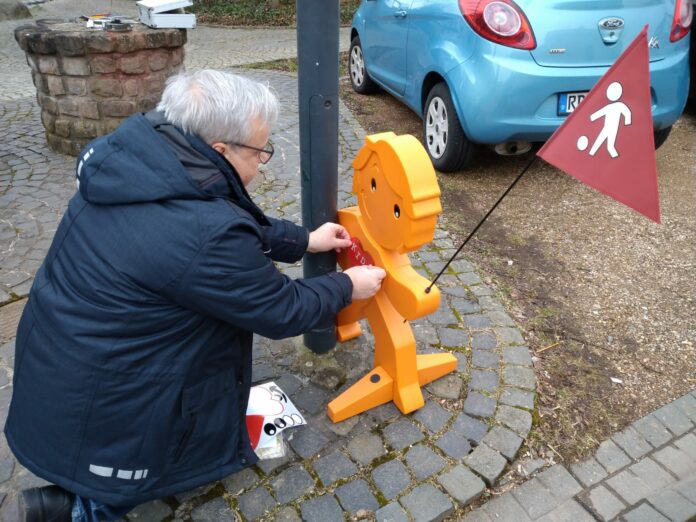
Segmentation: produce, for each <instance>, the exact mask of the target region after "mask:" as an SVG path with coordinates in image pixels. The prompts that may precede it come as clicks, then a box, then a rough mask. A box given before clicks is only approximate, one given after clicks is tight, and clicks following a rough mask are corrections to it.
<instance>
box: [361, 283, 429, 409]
mask: <svg viewBox="0 0 696 522" xmlns="http://www.w3.org/2000/svg"><path fill="white" fill-rule="evenodd" d="M367 320H368V321H369V322H370V327H371V328H372V333H373V334H374V336H375V364H374V365H375V368H383V369H384V370H385V371H386V372H387V373H388V374H389V375H391V377H392V379H393V380H394V398H393V399H392V400H393V401H394V404H396V406H397V407H398V408H399V410H401V412H402V413H410V412H412V411H415V410H417V409H418V408H421V407H422V406H423V405H424V404H425V402H424V401H423V393H422V392H421V390H420V383H419V382H418V369H417V365H416V339H415V338H414V337H413V331H412V330H411V325H410V324H409V323H408V322H407V321H406V320H405V319H404V318H403V316H402V315H401V314H400V313H399V312H397V311H396V308H394V305H392V304H391V302H390V301H389V298H387V296H386V294H385V293H384V292H380V293H378V294H377V295H376V296H375V298H374V300H373V302H372V303H370V306H369V307H368V308H367Z"/></svg>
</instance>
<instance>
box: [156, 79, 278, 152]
mask: <svg viewBox="0 0 696 522" xmlns="http://www.w3.org/2000/svg"><path fill="white" fill-rule="evenodd" d="M157 109H158V110H160V111H163V112H164V115H165V117H166V118H167V120H168V121H170V122H171V123H173V124H174V125H176V126H177V127H179V128H181V129H182V130H183V131H184V132H188V133H191V134H195V135H197V136H198V137H200V138H201V139H202V140H203V141H205V142H206V143H208V144H211V143H213V142H216V141H222V142H225V143H242V144H243V143H246V141H247V140H248V139H249V138H250V137H251V135H252V133H253V131H254V130H255V129H254V128H252V122H256V123H257V124H261V125H265V126H267V127H268V128H269V130H270V129H271V128H272V127H273V126H274V125H275V123H276V120H277V119H278V98H276V96H275V94H273V92H271V89H270V88H269V87H268V85H264V84H263V83H260V82H257V81H254V80H251V79H249V78H244V77H243V76H238V75H236V74H232V73H228V72H222V71H214V70H211V69H205V70H201V71H192V72H182V73H179V74H176V75H174V76H172V77H170V78H169V79H168V80H167V86H166V87H165V89H164V92H163V93H162V100H161V101H160V102H159V104H158V105H157Z"/></svg>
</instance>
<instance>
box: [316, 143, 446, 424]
mask: <svg viewBox="0 0 696 522" xmlns="http://www.w3.org/2000/svg"><path fill="white" fill-rule="evenodd" d="M353 168H354V169H355V175H354V177H353V192H355V194H356V195H357V198H358V206H357V207H350V208H344V209H342V210H339V211H338V222H339V223H340V224H342V225H343V226H344V227H345V228H346V229H347V230H348V233H349V234H350V235H351V238H352V241H353V245H352V247H351V248H350V249H347V250H345V251H343V252H342V253H341V254H340V255H339V257H338V262H339V264H340V265H341V267H342V268H344V269H345V268H348V267H350V266H355V265H356V264H372V265H374V266H379V267H382V268H384V270H385V271H386V272H387V276H386V278H385V279H384V281H383V282H382V288H381V290H380V291H379V292H378V293H377V294H376V295H375V296H374V297H372V298H370V299H365V300H360V301H354V302H353V303H352V304H351V305H350V306H348V307H347V308H345V309H343V310H342V311H341V312H340V313H339V314H338V318H337V336H338V340H339V341H346V340H348V339H352V338H354V337H357V336H359V335H360V325H359V324H358V322H357V321H358V320H359V319H362V318H365V317H366V318H367V320H368V322H369V323H370V327H371V328H372V332H373V333H374V336H375V357H374V364H373V369H372V371H371V372H369V373H368V374H367V375H365V376H364V377H363V378H362V379H360V380H359V381H358V382H356V383H355V384H354V385H353V386H351V387H350V388H349V389H348V390H346V391H345V392H344V393H342V394H341V395H339V396H338V397H337V398H336V399H334V400H333V401H331V402H330V403H329V406H328V413H329V417H330V418H331V420H332V421H334V422H339V421H342V420H344V419H347V418H348V417H352V416H353V415H357V414H358V413H361V412H363V411H365V410H368V409H370V408H374V407H375V406H379V405H380V404H384V403H386V402H389V401H390V400H393V401H394V403H395V404H396V405H397V407H398V408H399V409H400V410H401V411H402V412H403V413H410V412H412V411H414V410H417V409H418V408H420V407H422V406H423V404H424V401H423V394H422V393H421V389H420V387H421V386H423V385H425V384H427V383H429V382H430V381H433V380H435V379H437V378H439V377H442V376H443V375H445V374H447V373H449V372H451V371H452V370H454V369H455V368H456V366H457V360H456V359H455V358H454V356H453V355H452V354H449V353H443V354H428V355H417V354H416V340H415V338H414V337H413V332H412V331H411V327H410V325H409V324H408V323H407V322H406V321H407V320H412V319H417V318H419V317H422V316H424V315H427V314H429V313H432V312H434V311H435V310H437V308H438V307H439V305H440V291H439V290H438V289H437V288H436V287H434V286H433V287H432V288H431V291H430V292H429V293H426V291H425V289H426V288H427V287H428V285H429V281H428V280H427V279H425V278H424V277H422V276H421V275H420V274H418V273H417V272H416V271H415V270H414V269H413V267H412V266H411V263H410V261H409V259H408V256H407V255H406V252H411V251H413V250H417V249H418V248H420V247H421V246H422V245H424V244H426V243H429V242H430V241H432V239H433V234H434V233H435V225H436V223H437V216H438V214H440V213H441V212H442V207H441V206H440V188H439V187H438V185H437V179H436V178H435V171H434V170H433V167H432V164H431V163H430V159H429V158H428V155H427V154H426V152H425V150H424V149H423V146H422V145H421V144H420V142H418V140H416V138H414V137H413V136H410V135H404V136H397V135H395V134H394V133H393V132H385V133H382V134H374V135H372V136H368V137H367V138H366V139H365V146H364V147H363V148H362V149H360V151H359V152H358V155H357V156H356V157H355V160H354V161H353Z"/></svg>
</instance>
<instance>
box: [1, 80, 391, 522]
mask: <svg viewBox="0 0 696 522" xmlns="http://www.w3.org/2000/svg"><path fill="white" fill-rule="evenodd" d="M277 113H278V102H277V100H276V98H275V96H274V95H273V93H272V92H271V91H270V90H269V89H268V87H267V86H265V85H263V84H260V83H258V82H255V81H252V80H249V79H245V78H243V77H240V76H236V75H233V74H229V73H224V72H218V71H210V70H207V71H199V72H193V73H183V74H180V75H178V76H175V77H173V78H171V79H170V81H169V82H168V83H167V87H166V89H165V91H164V93H163V95H162V100H161V102H160V103H159V105H158V106H157V109H156V110H154V111H152V112H150V113H147V114H136V115H134V116H132V117H130V118H128V119H127V120H126V121H124V122H123V123H122V124H121V126H120V127H119V128H118V129H117V130H116V131H115V132H114V133H112V134H110V135H107V136H103V137H101V138H98V139H96V140H94V141H93V142H92V143H90V144H89V145H88V146H87V147H86V148H85V150H84V151H83V152H82V154H81V155H80V157H79V159H78V164H77V170H76V173H77V185H78V191H77V193H76V194H75V195H74V197H73V198H72V199H71V200H70V202H69V205H68V208H67V211H66V212H65V215H64V217H63V219H62V221H61V223H60V226H59V228H58V230H57V232H56V234H55V237H54V240H53V244H52V245H51V247H50V249H49V251H48V255H47V256H46V259H45V261H44V263H43V265H42V267H41V269H40V270H39V272H38V273H37V275H36V279H35V281H34V285H33V287H32V289H31V293H30V296H29V300H28V303H27V305H26V307H25V310H24V314H23V315H22V319H21V322H20V325H19V329H18V332H17V340H16V367H15V374H14V396H13V398H12V403H11V407H10V412H9V417H8V420H7V425H6V428H5V433H6V435H7V440H8V443H9V445H10V447H11V448H12V451H13V452H14V454H15V455H16V457H17V459H18V460H19V462H21V463H22V464H23V465H24V466H26V467H27V468H28V469H29V470H31V471H32V472H33V473H35V474H36V475H38V476H39V477H42V478H44V479H46V480H48V481H50V482H52V483H53V484H56V486H49V487H45V488H35V489H32V490H27V491H24V492H23V494H22V497H21V499H20V507H21V509H22V510H23V516H24V517H25V520H30V521H31V520H54V521H61V520H71V519H72V520H73V521H97V520H99V521H102V520H115V519H117V518H119V517H120V516H122V515H123V514H125V513H127V512H128V511H129V510H130V509H132V508H133V507H134V506H135V505H137V504H140V503H142V502H145V501H148V500H151V499H155V498H159V497H164V496H168V495H173V494H176V493H179V492H182V491H186V490H190V489H193V488H195V487H197V486H200V485H202V484H205V483H208V482H211V481H214V480H217V479H220V478H222V477H225V476H226V475H229V474H231V473H234V472H236V471H239V470H240V469H242V468H244V467H245V466H249V465H251V464H253V463H255V462H256V460H257V457H256V456H255V454H254V453H253V451H252V450H251V447H250V444H249V436H248V434H247V430H246V424H245V412H246V406H247V401H248V397H249V389H250V386H251V351H252V334H253V333H258V334H260V335H263V336H266V337H269V338H272V339H280V338H283V337H289V336H295V335H299V334H301V333H303V332H306V331H308V330H311V329H313V328H315V327H317V326H319V325H325V324H327V323H330V322H331V321H332V320H333V318H334V316H335V315H336V313H337V312H338V311H339V310H340V309H341V308H343V307H345V306H346V305H348V304H349V303H350V302H351V300H352V299H364V298H367V297H371V296H372V295H374V294H375V293H376V292H377V291H378V290H379V288H380V284H381V281H382V279H383V278H384V271H383V270H381V269H379V268H374V267H356V268H351V269H349V270H346V271H345V272H343V273H330V274H328V275H324V276H321V277H316V278H311V279H300V280H292V279H289V278H288V277H286V276H284V275H283V274H282V273H280V272H279V271H278V270H277V269H276V267H275V265H274V263H273V262H274V261H282V262H290V263H292V262H295V261H297V260H299V259H300V258H301V257H302V255H303V254H304V253H305V252H323V251H329V250H332V249H341V248H345V247H348V246H349V245H350V238H349V237H348V234H347V232H346V231H345V229H343V227H341V226H340V225H337V224H333V223H327V224H325V225H323V226H321V227H319V228H318V229H317V230H315V231H313V232H311V233H309V231H308V230H307V229H305V228H303V227H300V226H297V225H294V224H292V223H290V222H287V221H283V220H277V219H273V218H270V217H268V216H266V215H264V213H263V212H262V211H261V210H260V209H259V208H258V207H257V206H256V205H255V204H254V203H253V202H252V200H251V198H250V196H249V194H248V193H247V191H246V189H245V186H246V185H248V184H249V183H250V182H251V181H252V180H253V179H254V177H256V176H257V175H258V167H259V164H261V163H266V162H268V161H269V160H270V159H271V157H272V155H273V147H272V146H271V144H270V143H269V141H268V139H269V134H270V132H271V129H272V127H273V125H274V123H275V121H276V118H277Z"/></svg>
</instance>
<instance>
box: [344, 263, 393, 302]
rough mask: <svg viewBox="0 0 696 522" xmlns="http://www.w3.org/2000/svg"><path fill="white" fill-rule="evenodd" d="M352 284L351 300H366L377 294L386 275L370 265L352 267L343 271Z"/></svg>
mask: <svg viewBox="0 0 696 522" xmlns="http://www.w3.org/2000/svg"><path fill="white" fill-rule="evenodd" d="M343 273H344V274H346V275H348V277H350V280H351V281H352V282H353V299H368V298H370V297H372V296H373V295H375V294H376V293H377V292H379V289H380V288H381V287H382V280H383V279H384V278H385V276H386V275H387V273H386V272H385V271H384V269H383V268H379V267H376V266H372V265H365V266H354V267H351V268H349V269H348V270H344V272H343Z"/></svg>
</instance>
